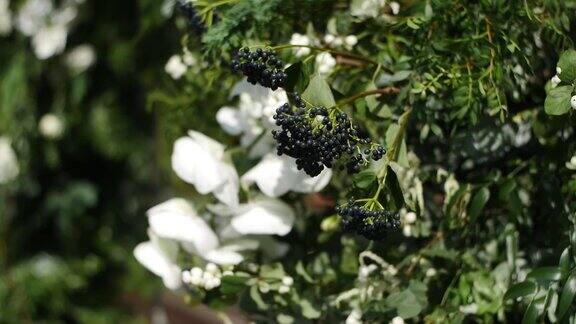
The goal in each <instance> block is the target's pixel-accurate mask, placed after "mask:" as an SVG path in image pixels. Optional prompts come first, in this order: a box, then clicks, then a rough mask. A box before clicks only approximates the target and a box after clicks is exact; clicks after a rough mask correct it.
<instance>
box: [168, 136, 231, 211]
mask: <svg viewBox="0 0 576 324" xmlns="http://www.w3.org/2000/svg"><path fill="white" fill-rule="evenodd" d="M188 135H189V136H186V137H181V138H179V139H178V140H176V142H175V143H174V151H173V153H172V169H173V170H174V172H176V174H177V175H178V177H180V178H181V179H182V180H184V181H186V182H188V183H190V184H192V185H194V187H195V188H196V190H197V191H198V192H199V193H201V194H203V195H205V194H208V193H213V194H214V196H215V197H216V198H217V199H218V200H220V201H221V202H223V203H225V204H227V205H229V206H236V205H238V189H239V183H238V182H239V181H238V174H237V173H236V169H235V168H234V166H233V165H232V162H231V161H230V159H229V158H228V157H227V156H226V154H225V152H224V146H223V145H222V144H220V143H218V142H216V141H215V140H213V139H211V138H209V137H207V136H206V135H204V134H202V133H199V132H196V131H189V132H188Z"/></svg>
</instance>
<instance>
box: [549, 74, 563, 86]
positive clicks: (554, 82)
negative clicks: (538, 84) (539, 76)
mask: <svg viewBox="0 0 576 324" xmlns="http://www.w3.org/2000/svg"><path fill="white" fill-rule="evenodd" d="M550 82H552V87H555V86H557V85H559V84H560V82H562V80H560V77H559V76H558V75H555V76H553V77H552V80H550Z"/></svg>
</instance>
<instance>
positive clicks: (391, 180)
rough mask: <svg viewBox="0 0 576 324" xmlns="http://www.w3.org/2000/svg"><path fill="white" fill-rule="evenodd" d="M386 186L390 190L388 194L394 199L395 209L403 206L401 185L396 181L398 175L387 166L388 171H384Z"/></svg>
mask: <svg viewBox="0 0 576 324" xmlns="http://www.w3.org/2000/svg"><path fill="white" fill-rule="evenodd" d="M386 187H387V188H388V190H390V195H391V196H392V199H394V205H396V209H400V208H402V207H404V194H402V187H400V182H399V181H398V176H397V175H396V172H394V170H393V169H392V168H391V167H390V166H388V173H386Z"/></svg>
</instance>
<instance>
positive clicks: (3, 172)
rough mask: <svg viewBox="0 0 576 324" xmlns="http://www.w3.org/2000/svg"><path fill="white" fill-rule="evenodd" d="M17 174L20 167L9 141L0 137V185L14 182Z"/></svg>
mask: <svg viewBox="0 0 576 324" xmlns="http://www.w3.org/2000/svg"><path fill="white" fill-rule="evenodd" d="M19 173H20V167H19V166H18V160H17V159H16V153H15V152H14V150H13V149H12V145H11V141H10V139H9V138H7V137H4V136H0V184H5V183H8V182H10V181H12V180H14V179H15V178H16V177H17V176H18V174H19Z"/></svg>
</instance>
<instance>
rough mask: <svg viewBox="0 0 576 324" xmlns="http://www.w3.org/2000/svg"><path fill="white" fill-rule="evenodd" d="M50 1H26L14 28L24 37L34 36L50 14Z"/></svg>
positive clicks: (51, 7) (51, 8)
mask: <svg viewBox="0 0 576 324" xmlns="http://www.w3.org/2000/svg"><path fill="white" fill-rule="evenodd" d="M52 10H53V6H52V1H51V0H28V1H26V3H25V4H24V5H23V6H22V7H21V9H20V11H19V12H18V15H17V17H16V27H17V28H18V30H20V32H21V33H22V34H24V35H25V36H32V35H34V34H36V33H37V32H38V31H39V30H40V28H42V26H43V25H44V24H45V22H46V19H47V17H48V16H49V15H50V14H51V13H52Z"/></svg>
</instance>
